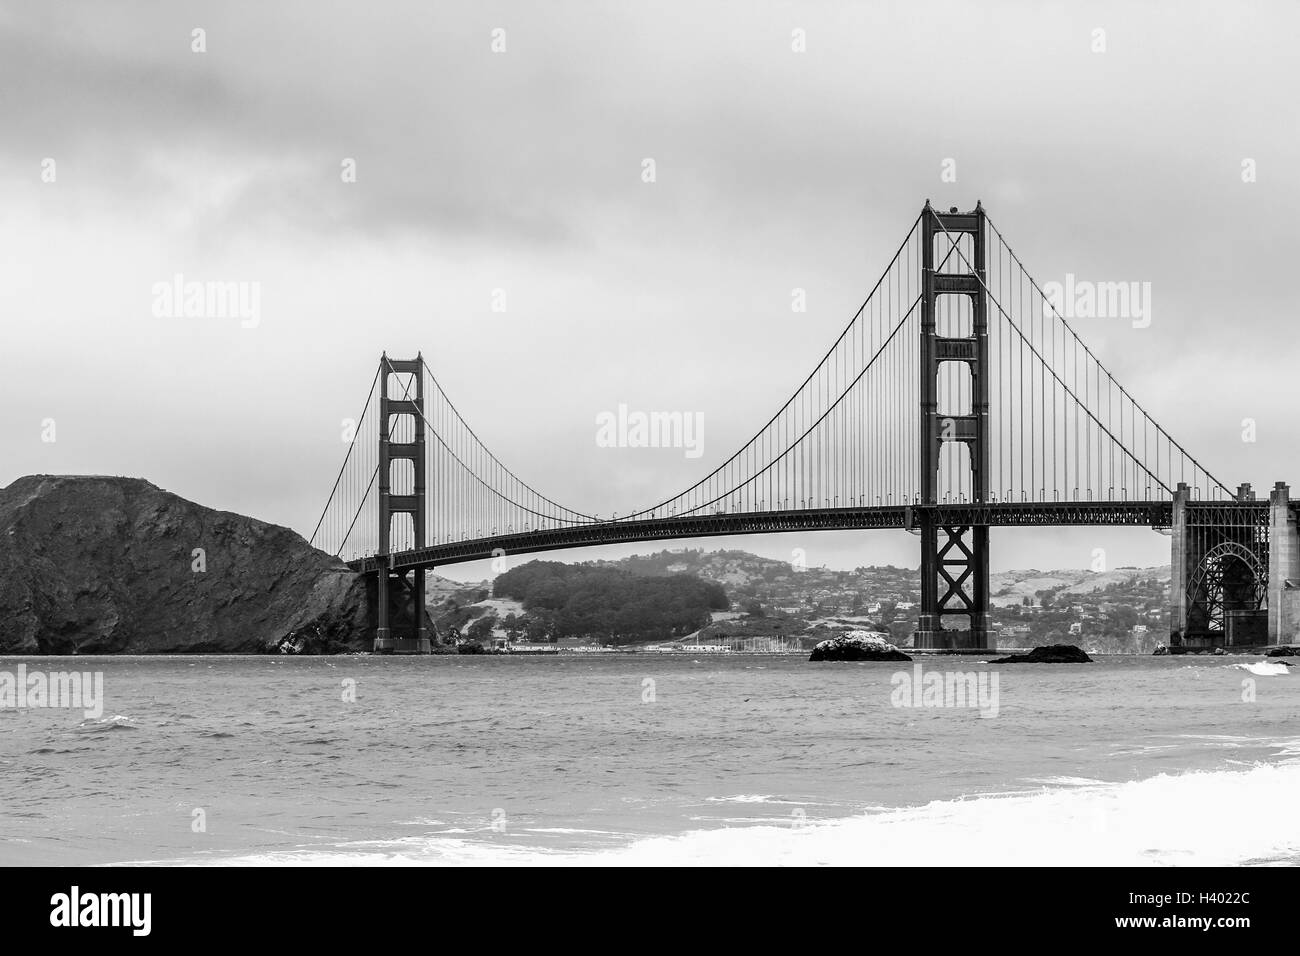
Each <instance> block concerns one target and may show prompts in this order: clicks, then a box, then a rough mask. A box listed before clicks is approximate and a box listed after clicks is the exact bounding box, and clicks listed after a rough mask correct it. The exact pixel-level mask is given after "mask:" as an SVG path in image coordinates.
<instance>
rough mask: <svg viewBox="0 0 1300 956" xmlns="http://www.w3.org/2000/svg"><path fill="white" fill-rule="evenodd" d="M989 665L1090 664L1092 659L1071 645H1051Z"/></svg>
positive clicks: (992, 662)
mask: <svg viewBox="0 0 1300 956" xmlns="http://www.w3.org/2000/svg"><path fill="white" fill-rule="evenodd" d="M989 663H990V664H1091V663H1092V658H1091V657H1089V656H1088V655H1087V654H1085V653H1084V652H1083V650H1082V649H1080V648H1078V647H1076V646H1075V645H1073V644H1052V645H1051V646H1050V647H1035V648H1034V649H1033V650H1032V651H1030V652H1029V653H1028V654H1013V655H1012V656H1010V657H998V658H995V659H994V660H991V661H989Z"/></svg>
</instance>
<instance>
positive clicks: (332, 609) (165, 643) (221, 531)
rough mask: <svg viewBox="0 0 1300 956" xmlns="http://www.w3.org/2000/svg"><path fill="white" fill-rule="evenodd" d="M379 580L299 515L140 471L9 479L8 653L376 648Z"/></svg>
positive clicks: (5, 499) (3, 616)
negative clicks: (246, 511)
mask: <svg viewBox="0 0 1300 956" xmlns="http://www.w3.org/2000/svg"><path fill="white" fill-rule="evenodd" d="M373 590H374V587H373V585H371V586H370V587H369V589H368V588H367V582H366V580H365V578H363V577H362V576H360V575H357V574H355V573H353V572H352V571H351V570H350V569H349V568H348V567H347V565H345V564H343V563H342V562H341V561H339V560H338V559H336V558H334V557H331V556H330V555H328V554H325V553H324V552H321V551H318V550H316V549H315V548H313V547H311V545H309V544H308V543H307V542H306V541H305V540H304V539H303V538H302V536H301V535H299V534H297V533H296V532H294V531H291V530H290V529H288V528H284V527H280V526H278V525H273V524H268V523H266V522H264V521H258V520H256V519H254V518H248V517H244V516H243V515H237V514H232V513H230V512H226V511H216V510H214V509H211V508H205V507H203V506H202V505H198V504H195V503H194V502H192V501H187V500H185V499H184V498H181V497H179V496H177V495H174V494H171V493H169V492H166V491H163V490H162V489H161V488H158V487H157V486H155V485H153V484H150V483H149V482H148V481H144V480H142V479H139V478H117V477H106V476H91V475H86V476H63V475H60V476H56V475H31V476H28V477H25V478H20V479H18V480H16V481H14V482H13V483H12V484H10V485H8V486H7V487H5V488H3V489H0V653H8V654H171V653H263V652H275V651H278V650H279V649H280V647H281V645H286V646H287V647H289V648H292V649H295V651H296V652H298V653H308V654H310V653H337V652H345V651H356V650H369V649H370V645H371V641H372V640H373V633H374V632H373V628H374V617H375V614H374V595H373V593H371V592H373ZM407 617H408V620H409V611H408V612H407ZM395 626H400V622H395Z"/></svg>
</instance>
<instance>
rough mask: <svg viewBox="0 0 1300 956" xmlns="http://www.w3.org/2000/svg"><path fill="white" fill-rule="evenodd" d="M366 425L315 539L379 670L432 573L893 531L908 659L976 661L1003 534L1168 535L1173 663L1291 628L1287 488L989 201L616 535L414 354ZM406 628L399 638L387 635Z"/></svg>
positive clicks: (412, 631)
mask: <svg viewBox="0 0 1300 956" xmlns="http://www.w3.org/2000/svg"><path fill="white" fill-rule="evenodd" d="M357 421H358V425H357V428H356V430H355V433H354V435H353V438H352V441H351V443H350V444H349V446H348V449H347V453H346V455H345V457H344V461H343V464H342V466H341V467H340V469H339V472H338V476H337V478H336V479H335V482H334V485H333V487H332V489H331V491H330V494H329V498H328V500H327V502H326V504H325V507H324V509H323V510H322V513H321V517H320V520H319V522H318V523H317V526H316V528H315V530H314V531H313V533H312V536H311V541H312V544H314V545H316V546H317V547H319V548H321V549H323V550H325V551H328V552H330V553H332V554H335V555H337V556H339V557H341V558H343V559H344V560H346V561H347V562H348V563H349V564H350V565H351V567H353V568H354V569H355V570H357V571H359V572H363V573H365V574H367V575H370V576H372V578H373V580H374V582H375V596H376V607H377V628H376V638H375V650H376V651H381V652H383V651H387V652H400V653H421V652H427V651H428V650H429V640H428V636H427V633H426V630H425V627H426V625H425V615H424V614H423V613H422V612H423V609H424V603H425V598H424V594H425V588H424V576H425V572H426V571H427V570H429V569H431V568H433V567H436V566H438V565H445V564H453V563H457V562H464V561H473V560H480V559H484V558H492V557H494V556H500V555H502V554H511V555H517V554H526V553H535V552H542V551H549V550H555V549H563V548H576V547H588V546H592V545H601V544H616V543H627V542H638V541H652V540H663V539H672V538H698V537H708V536H715V535H734V534H755V533H768V534H770V533H779V532H802V531H826V530H873V529H890V528H893V529H906V530H909V531H912V532H914V533H916V534H918V535H919V537H920V549H921V572H920V573H921V601H920V606H919V614H918V619H917V626H916V632H915V635H914V646H915V647H917V648H928V649H935V650H954V651H959V650H979V649H985V648H987V647H988V640H989V628H988V610H989V592H988V578H989V529H990V528H993V527H1031V526H1032V527H1050V526H1063V525H1096V526H1108V525H1110V526H1113V525H1128V526H1144V527H1150V528H1153V529H1156V530H1161V531H1166V532H1168V533H1169V534H1170V535H1171V559H1172V565H1173V580H1172V585H1171V598H1172V604H1173V613H1172V618H1171V641H1172V643H1173V644H1175V645H1184V646H1193V647H1194V646H1213V645H1220V644H1237V645H1244V644H1265V643H1273V644H1277V643H1285V641H1286V640H1287V639H1288V638H1289V637H1290V636H1291V635H1292V634H1294V633H1295V630H1296V626H1297V623H1300V545H1298V544H1297V533H1296V508H1295V506H1294V505H1293V504H1292V503H1291V502H1290V499H1289V490H1288V488H1287V486H1286V485H1284V484H1283V483H1281V482H1279V483H1278V484H1277V486H1276V487H1275V488H1274V489H1273V490H1272V492H1271V494H1270V496H1269V499H1268V500H1267V501H1265V500H1256V497H1255V494H1254V492H1253V491H1252V489H1251V487H1250V485H1249V484H1242V485H1239V486H1238V487H1237V488H1236V489H1235V490H1232V489H1230V488H1229V487H1228V486H1227V485H1225V484H1224V483H1223V482H1222V481H1220V480H1219V479H1218V478H1217V477H1215V476H1214V475H1213V474H1211V473H1210V472H1209V471H1208V470H1207V469H1206V468H1205V467H1204V466H1203V465H1202V463H1201V462H1200V461H1198V460H1197V459H1196V458H1195V457H1194V456H1192V455H1191V454H1190V453H1189V452H1188V451H1187V449H1186V448H1184V446H1182V445H1181V444H1179V443H1178V442H1177V441H1175V440H1174V438H1173V437H1172V436H1171V435H1170V434H1169V433H1168V432H1167V431H1166V430H1165V429H1164V428H1163V427H1161V426H1160V424H1159V423H1158V422H1157V421H1156V420H1155V419H1154V418H1153V417H1152V416H1151V414H1150V413H1149V412H1148V410H1147V409H1146V408H1144V407H1143V406H1142V405H1141V404H1140V403H1139V402H1138V401H1137V399H1136V398H1135V397H1134V396H1133V395H1132V394H1131V393H1130V392H1129V391H1128V390H1127V389H1125V388H1124V387H1123V386H1122V385H1121V384H1120V383H1119V382H1118V381H1117V380H1116V379H1115V377H1114V376H1113V375H1112V374H1111V373H1110V372H1109V371H1108V370H1107V369H1106V367H1105V365H1104V364H1103V363H1102V362H1101V361H1100V360H1099V359H1098V357H1097V356H1096V355H1095V354H1094V353H1093V352H1092V351H1091V350H1090V349H1089V348H1088V346H1087V345H1086V344H1085V343H1084V342H1083V340H1082V339H1081V338H1080V337H1079V335H1078V334H1077V333H1076V332H1075V330H1074V329H1073V328H1072V327H1071V325H1070V324H1069V323H1068V322H1067V321H1066V319H1065V318H1064V317H1063V316H1062V315H1061V314H1060V311H1059V310H1058V309H1057V308H1056V307H1055V305H1054V303H1053V301H1052V299H1051V297H1050V296H1048V295H1047V294H1046V293H1044V291H1043V289H1042V287H1041V286H1040V285H1039V284H1038V283H1037V282H1036V281H1035V280H1034V278H1033V277H1032V276H1031V275H1030V273H1029V271H1028V270H1027V269H1026V267H1025V265H1024V263H1023V262H1022V261H1021V260H1020V258H1019V257H1018V256H1017V255H1016V253H1015V252H1014V251H1013V250H1012V248H1011V246H1010V244H1009V243H1008V242H1007V241H1006V239H1005V237H1004V236H1003V235H1002V233H1001V232H1000V231H999V230H998V228H997V226H996V225H995V224H994V223H993V221H992V220H991V218H990V217H989V215H988V213H987V211H986V210H985V209H984V207H983V206H982V205H981V204H979V203H977V204H976V206H975V208H974V209H973V210H971V211H966V212H959V211H958V210H957V209H956V208H953V209H949V210H948V211H947V212H941V211H939V210H937V209H935V208H933V207H932V206H931V205H930V203H929V202H928V201H927V202H926V204H925V206H924V208H923V209H922V210H921V212H920V214H919V215H918V216H917V218H916V219H915V221H914V222H913V223H912V225H911V228H910V229H909V230H908V232H907V235H906V237H905V238H904V239H903V241H902V243H901V244H900V245H899V246H898V249H897V251H896V252H895V253H894V256H893V258H892V259H891V260H890V261H889V263H888V265H887V266H886V267H885V269H884V270H883V272H882V273H881V275H880V277H879V279H878V280H877V281H876V283H875V285H874V286H873V287H872V289H871V291H870V292H869V293H868V295H867V296H866V298H865V300H864V301H863V303H862V306H861V307H860V308H859V309H858V310H857V312H856V313H855V314H854V315H853V317H852V319H851V320H850V321H849V322H848V324H847V325H846V326H845V327H844V330H843V331H842V332H841V333H840V335H839V337H838V338H837V339H836V340H835V342H834V344H833V345H832V346H831V347H830V349H829V350H828V351H827V352H826V354H825V355H824V356H823V357H822V360H821V361H820V362H819V363H818V364H817V366H816V367H815V368H814V369H813V370H812V371H811V372H810V373H809V374H808V376H807V378H805V379H804V381H803V383H802V384H801V385H800V386H799V387H798V388H797V389H796V390H795V392H794V394H792V395H791V396H790V397H789V398H788V399H787V400H786V401H785V403H784V404H782V405H781V406H780V407H779V408H778V409H777V410H776V412H775V414H773V415H772V416H771V417H770V418H769V419H768V420H767V422H766V423H765V424H763V425H762V427H760V428H759V429H758V430H757V431H756V432H755V433H754V435H753V437H752V438H751V439H750V440H749V441H748V442H746V443H745V444H744V445H743V446H741V447H740V448H739V449H738V450H737V451H736V452H735V453H734V454H733V455H731V456H730V457H729V458H727V459H726V460H725V461H724V462H722V464H720V465H718V466H717V467H716V468H714V469H713V471H711V472H709V473H708V474H707V475H704V476H703V477H702V478H700V479H699V480H698V481H697V482H696V483H695V484H693V485H691V486H690V487H689V488H686V489H685V490H683V491H679V492H677V493H675V494H672V495H671V496H669V497H665V498H663V499H661V500H659V501H657V502H654V503H651V504H648V505H644V506H641V507H639V508H636V509H633V510H630V511H629V512H627V513H626V514H623V515H622V516H620V517H615V518H607V517H605V518H603V517H598V516H596V515H593V514H590V513H588V512H586V511H583V510H580V509H577V508H571V507H568V506H565V505H562V504H560V503H559V502H558V501H556V500H555V499H554V498H552V497H549V496H548V495H545V494H543V493H542V492H540V491H538V490H537V489H535V488H534V487H533V486H531V485H530V484H528V483H527V482H525V481H524V480H522V479H521V478H520V477H519V476H517V475H516V474H515V473H514V472H513V471H512V470H511V469H510V468H508V467H507V466H506V465H505V464H504V463H503V462H502V460H501V459H500V458H498V457H497V456H496V455H495V454H494V453H493V452H492V451H490V450H489V449H488V448H487V446H486V445H485V444H484V443H483V442H482V441H481V440H480V438H479V437H478V435H477V434H475V432H474V430H473V429H472V428H471V427H470V426H469V425H468V424H467V422H466V420H465V418H464V417H463V416H462V414H461V412H460V411H459V410H458V409H457V407H456V406H455V405H454V404H453V403H452V401H451V399H450V398H449V397H448V396H447V394H446V393H445V392H444V391H443V389H442V387H441V386H440V385H439V383H438V381H437V379H436V378H435V377H434V375H433V373H432V372H431V371H430V369H429V367H428V366H427V364H426V363H425V362H424V359H423V357H422V355H417V356H416V357H415V358H413V359H394V358H389V357H388V355H387V354H386V353H385V354H384V355H383V356H382V357H381V359H380V361H379V367H378V369H377V371H376V373H375V376H374V378H373V379H372V381H371V383H370V390H369V393H368V395H367V397H366V400H365V405H364V407H363V410H362V414H361V416H360V417H359V418H358V419H357ZM1292 584H1294V589H1293V588H1292V587H1291V585H1292ZM1293 590H1294V594H1289V593H1288V592H1290V591H1293ZM404 609H409V614H405V616H407V617H409V619H410V620H409V628H403V630H405V631H408V632H409V633H408V635H407V636H399V635H395V634H394V633H393V628H392V627H390V620H394V619H395V618H396V616H397V614H398V613H405V611H404ZM948 621H953V622H955V623H956V624H958V625H959V626H957V627H946V626H945V622H948Z"/></svg>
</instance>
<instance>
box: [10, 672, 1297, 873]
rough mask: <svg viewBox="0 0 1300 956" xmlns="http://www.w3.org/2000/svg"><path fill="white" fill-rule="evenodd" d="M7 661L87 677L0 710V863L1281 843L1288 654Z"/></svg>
mask: <svg viewBox="0 0 1300 956" xmlns="http://www.w3.org/2000/svg"><path fill="white" fill-rule="evenodd" d="M1241 660H1242V661H1245V660H1255V659H1241ZM19 663H23V664H26V666H27V668H28V670H29V671H30V670H45V671H60V670H70V669H77V670H83V671H85V670H99V671H102V672H103V675H104V691H105V697H106V701H105V705H104V712H103V715H102V716H101V717H99V718H97V719H96V718H90V719H87V718H84V717H83V715H82V713H81V712H80V711H73V710H63V709H44V710H33V709H21V710H16V709H0V863H10V864H12V863H32V862H48V863H115V862H133V861H150V860H169V861H184V862H266V861H271V862H277V863H311V862H321V861H329V862H345V863H346V862H358V863H362V862H364V863H389V862H391V863H449V862H483V863H491V862H505V863H533V862H539V861H547V862H564V863H569V862H599V863H686V862H717V863H751V862H752V863H769V862H772V863H776V862H781V863H866V864H871V863H943V862H955V863H963V862H971V863H974V862H985V863H1020V862H1025V863H1039V862H1041V863H1120V864H1129V863H1134V864H1141V863H1155V864H1180V863H1205V864H1213V863H1236V862H1277V861H1286V860H1290V859H1292V858H1294V857H1295V856H1296V855H1297V854H1298V853H1300V819H1298V818H1297V817H1296V815H1295V814H1293V813H1290V812H1289V811H1288V809H1287V808H1289V807H1290V806H1292V805H1293V803H1294V799H1295V795H1296V794H1297V793H1300V760H1297V759H1296V757H1297V756H1300V751H1298V750H1297V749H1296V748H1297V744H1300V730H1297V723H1296V717H1297V713H1298V712H1300V708H1298V707H1297V702H1298V700H1300V667H1298V668H1295V670H1296V671H1298V673H1295V674H1293V675H1292V674H1282V675H1276V676H1275V675H1273V674H1264V673H1252V672H1250V671H1248V670H1246V669H1244V668H1242V667H1241V666H1235V665H1234V663H1233V660H1232V659H1231V658H1226V659H1225V658H1208V657H1206V658H1186V657H1182V658H1144V659H1124V658H1113V659H1103V660H1102V661H1099V662H1097V663H1094V664H1091V665H1019V666H1002V667H995V666H993V665H987V664H981V663H977V662H975V661H972V660H963V659H955V658H945V659H931V660H925V661H923V662H922V666H923V667H924V668H925V670H926V671H927V672H928V671H931V670H935V671H958V670H965V671H975V672H983V673H987V674H989V675H990V676H991V675H992V674H994V673H996V675H997V678H998V701H997V703H998V708H997V715H996V716H981V714H980V712H979V711H978V710H976V709H971V708H939V707H928V708H927V707H895V706H893V705H892V703H891V693H892V692H893V690H894V687H893V685H892V684H891V677H892V675H894V674H895V673H897V672H899V671H900V670H902V671H909V672H911V669H912V665H907V664H865V663H863V664H845V663H836V664H812V663H809V662H807V661H806V660H803V659H801V658H790V657H769V656H742V655H730V656H725V657H705V658H691V657H687V656H661V655H609V656H587V657H580V656H569V657H550V658H546V657H434V658H424V659H417V658H378V657H364V656H359V657H341V658H289V657H188V658H176V657H171V658H141V657H136V658H84V657H83V658H23V659H19V658H4V659H0V670H7V671H10V672H12V671H14V670H15V669H16V667H17V665H18V664H19ZM647 681H652V682H653V683H652V684H650V683H647ZM1244 681H1253V683H1254V696H1255V699H1254V701H1244V700H1243V696H1244V691H1246V690H1248V689H1249V688H1248V687H1244V686H1243V682H1244ZM352 682H355V683H352ZM986 686H987V685H986ZM352 689H354V690H355V702H348V701H345V700H344V697H345V696H346V695H347V694H348V692H349V690H352ZM651 691H653V693H651ZM1245 696H1249V694H1245ZM650 698H653V699H652V700H651V699H650Z"/></svg>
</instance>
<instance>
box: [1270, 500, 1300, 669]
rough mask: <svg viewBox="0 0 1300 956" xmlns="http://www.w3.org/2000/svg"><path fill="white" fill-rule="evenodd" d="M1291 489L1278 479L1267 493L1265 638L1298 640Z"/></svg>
mask: <svg viewBox="0 0 1300 956" xmlns="http://www.w3.org/2000/svg"><path fill="white" fill-rule="evenodd" d="M1290 499H1291V489H1290V488H1289V487H1288V486H1287V485H1286V483H1285V482H1281V481H1279V482H1278V483H1277V484H1275V485H1274V486H1273V491H1272V493H1271V494H1270V495H1269V499H1268V502H1269V534H1268V642H1269V643H1270V644H1279V645H1280V644H1294V643H1300V535H1297V529H1296V517H1295V513H1294V512H1293V511H1292V510H1291V500H1290Z"/></svg>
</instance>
